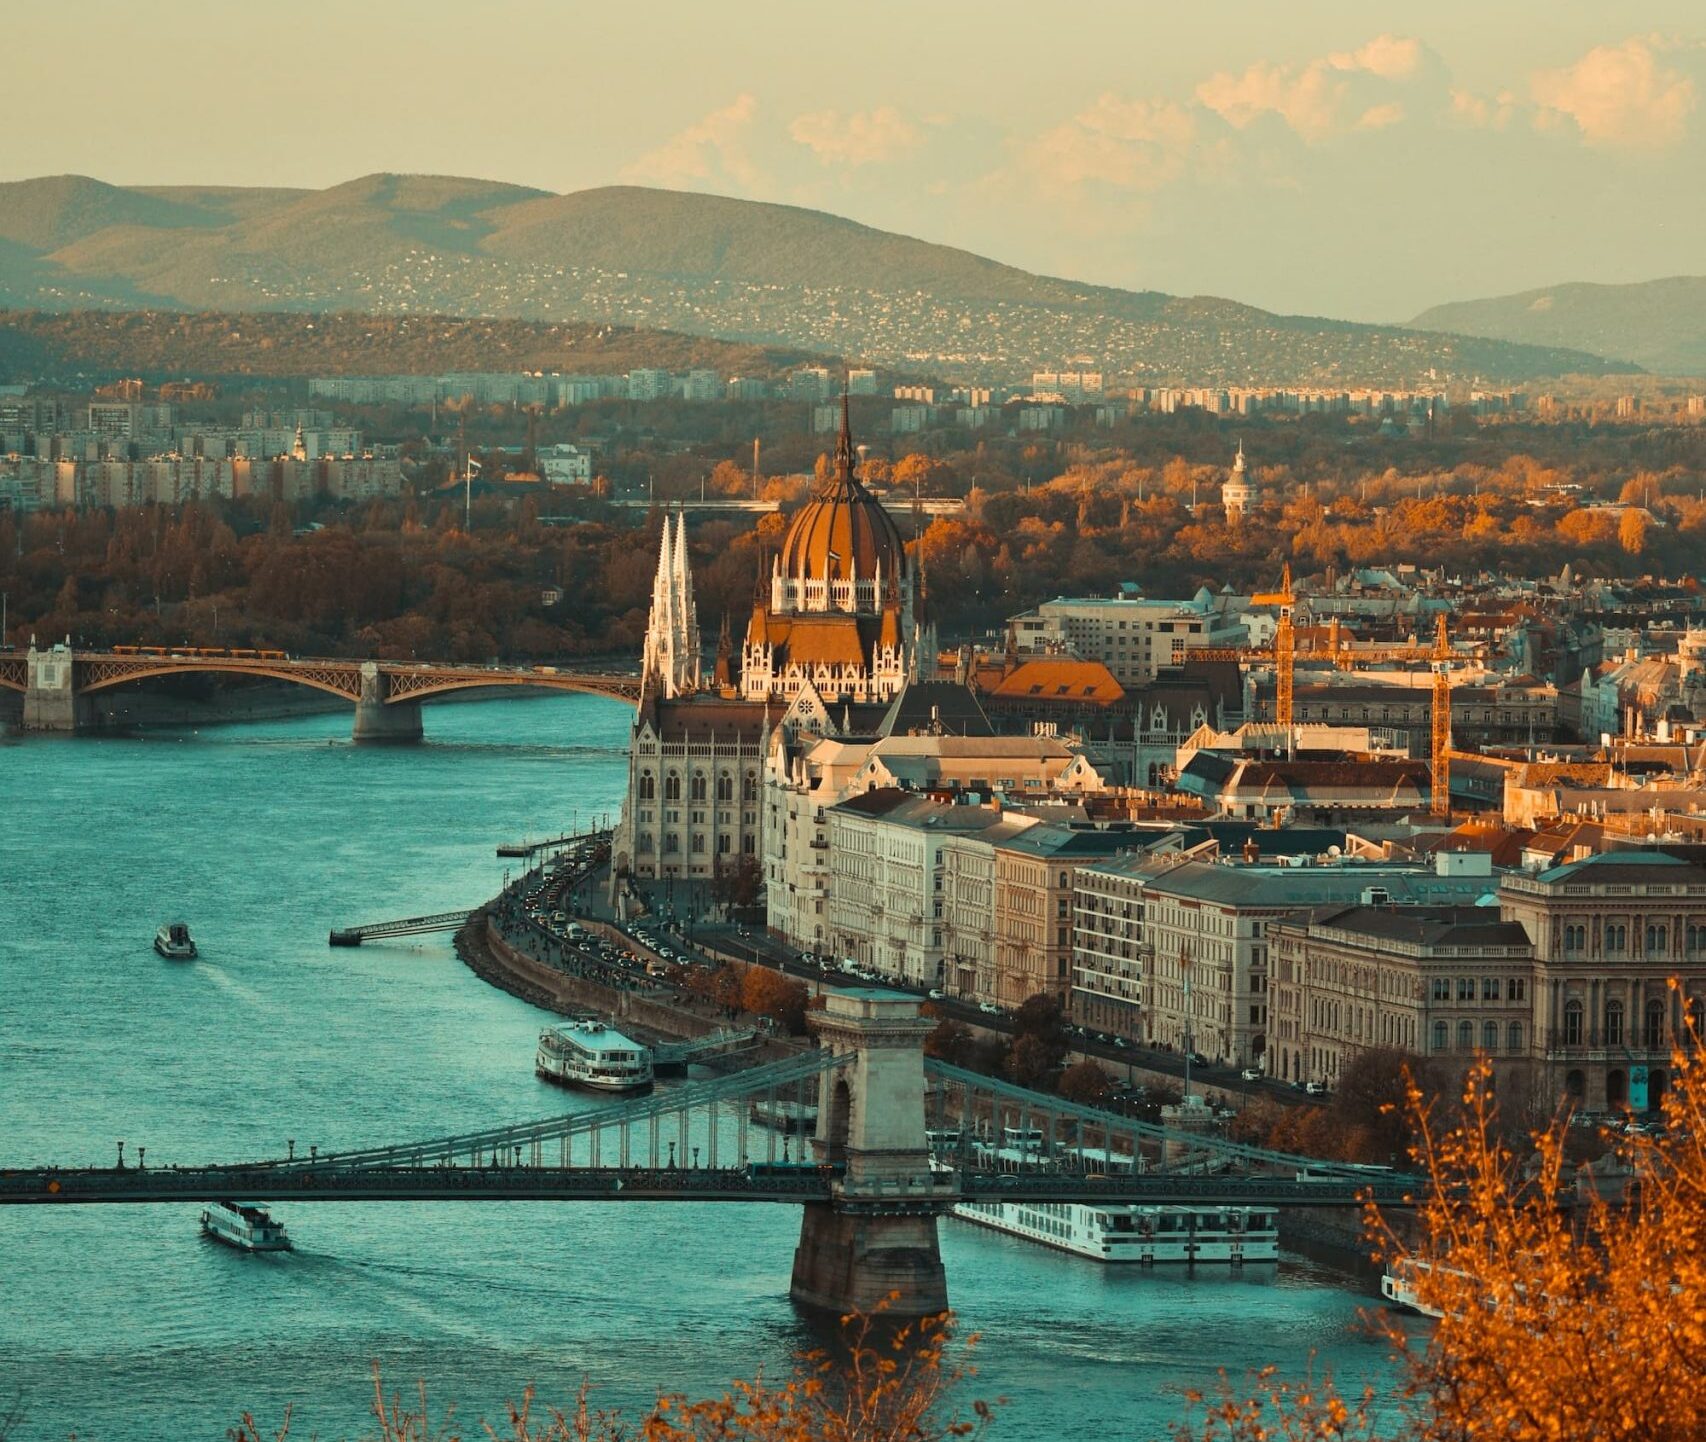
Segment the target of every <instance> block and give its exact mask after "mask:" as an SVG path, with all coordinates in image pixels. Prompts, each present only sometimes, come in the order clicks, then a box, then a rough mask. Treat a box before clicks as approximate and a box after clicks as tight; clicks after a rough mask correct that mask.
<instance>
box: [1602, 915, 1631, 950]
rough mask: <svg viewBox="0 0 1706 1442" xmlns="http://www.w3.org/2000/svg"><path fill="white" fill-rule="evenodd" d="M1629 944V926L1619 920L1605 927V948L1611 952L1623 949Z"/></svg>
mask: <svg viewBox="0 0 1706 1442" xmlns="http://www.w3.org/2000/svg"><path fill="white" fill-rule="evenodd" d="M1628 945H1629V928H1628V927H1627V926H1625V925H1623V924H1622V923H1621V922H1620V923H1618V924H1617V925H1614V926H1607V927H1606V928H1605V949H1606V950H1607V951H1611V952H1617V951H1623V950H1626V949H1627V948H1628Z"/></svg>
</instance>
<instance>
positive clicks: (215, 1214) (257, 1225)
mask: <svg viewBox="0 0 1706 1442" xmlns="http://www.w3.org/2000/svg"><path fill="white" fill-rule="evenodd" d="M201 1230H202V1235H203V1236H208V1237H212V1238H213V1239H214V1241H216V1242H224V1243H225V1245H226V1246H228V1247H235V1248H237V1250H238V1251H240V1252H288V1251H289V1250H290V1238H289V1237H287V1236H286V1235H285V1234H284V1224H283V1223H282V1222H275V1221H274V1220H273V1219H272V1216H271V1214H270V1213H269V1212H268V1211H267V1209H266V1208H265V1207H261V1206H253V1207H246V1206H244V1205H243V1204H242V1203H241V1202H215V1203H214V1204H213V1205H212V1206H210V1207H206V1208H204V1209H203V1210H202V1214H201Z"/></svg>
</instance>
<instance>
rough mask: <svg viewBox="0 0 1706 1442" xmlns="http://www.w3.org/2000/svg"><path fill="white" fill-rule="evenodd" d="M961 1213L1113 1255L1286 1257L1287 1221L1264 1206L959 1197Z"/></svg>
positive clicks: (1218, 1259)
mask: <svg viewBox="0 0 1706 1442" xmlns="http://www.w3.org/2000/svg"><path fill="white" fill-rule="evenodd" d="M953 1212H954V1215H955V1216H956V1217H961V1218H963V1219H964V1220H966V1221H968V1222H976V1223H977V1224H978V1225H979V1226H983V1227H991V1228H993V1229H994V1230H996V1231H998V1232H1006V1233H1007V1234H1008V1235H1009V1236H1014V1237H1023V1238H1025V1239H1026V1240H1027V1241H1031V1242H1041V1243H1042V1244H1043V1245H1044V1246H1048V1247H1055V1248H1058V1249H1059V1250H1060V1251H1063V1252H1071V1253H1072V1254H1073V1255H1074V1256H1079V1257H1089V1258H1091V1259H1092V1260H1094V1261H1098V1262H1108V1263H1136V1264H1138V1265H1140V1266H1161V1265H1166V1264H1170V1263H1185V1264H1187V1265H1219V1266H1227V1265H1230V1266H1234V1267H1237V1266H1242V1265H1243V1264H1244V1263H1246V1262H1272V1261H1276V1260H1278V1258H1279V1226H1278V1222H1277V1219H1276V1218H1275V1215H1274V1213H1273V1212H1272V1211H1269V1210H1266V1209H1264V1208H1261V1207H1185V1206H1164V1207H1153V1206H1138V1205H1134V1204H1127V1203H1123V1202H1121V1203H1111V1204H1110V1203H1101V1202H1098V1203H1082V1202H1025V1201H1014V1202H1005V1201H978V1202H959V1203H956V1204H955V1206H954V1209H953Z"/></svg>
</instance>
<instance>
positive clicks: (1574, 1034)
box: [1564, 1001, 1582, 1046]
mask: <svg viewBox="0 0 1706 1442" xmlns="http://www.w3.org/2000/svg"><path fill="white" fill-rule="evenodd" d="M1581 1044H1582V1004H1581V1002H1579V1001H1567V1002H1565V1003H1564V1045H1565V1046H1580V1045H1581Z"/></svg>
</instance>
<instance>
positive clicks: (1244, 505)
mask: <svg viewBox="0 0 1706 1442" xmlns="http://www.w3.org/2000/svg"><path fill="white" fill-rule="evenodd" d="M1259 499H1260V493H1259V492H1258V491H1257V488H1256V478H1255V477H1254V476H1253V475H1251V474H1250V469H1249V467H1248V466H1247V465H1245V463H1244V442H1243V441H1239V442H1238V456H1237V458H1236V459H1235V460H1234V461H1233V462H1232V474H1231V475H1229V476H1228V477H1227V478H1226V484H1225V485H1223V486H1222V487H1221V488H1220V503H1221V504H1222V505H1223V506H1225V507H1226V520H1227V524H1228V525H1230V524H1232V523H1234V522H1236V521H1241V520H1243V518H1244V513H1245V512H1246V511H1248V510H1249V509H1250V508H1251V507H1252V506H1254V505H1255V504H1256V502H1257V501H1258V500H1259Z"/></svg>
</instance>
